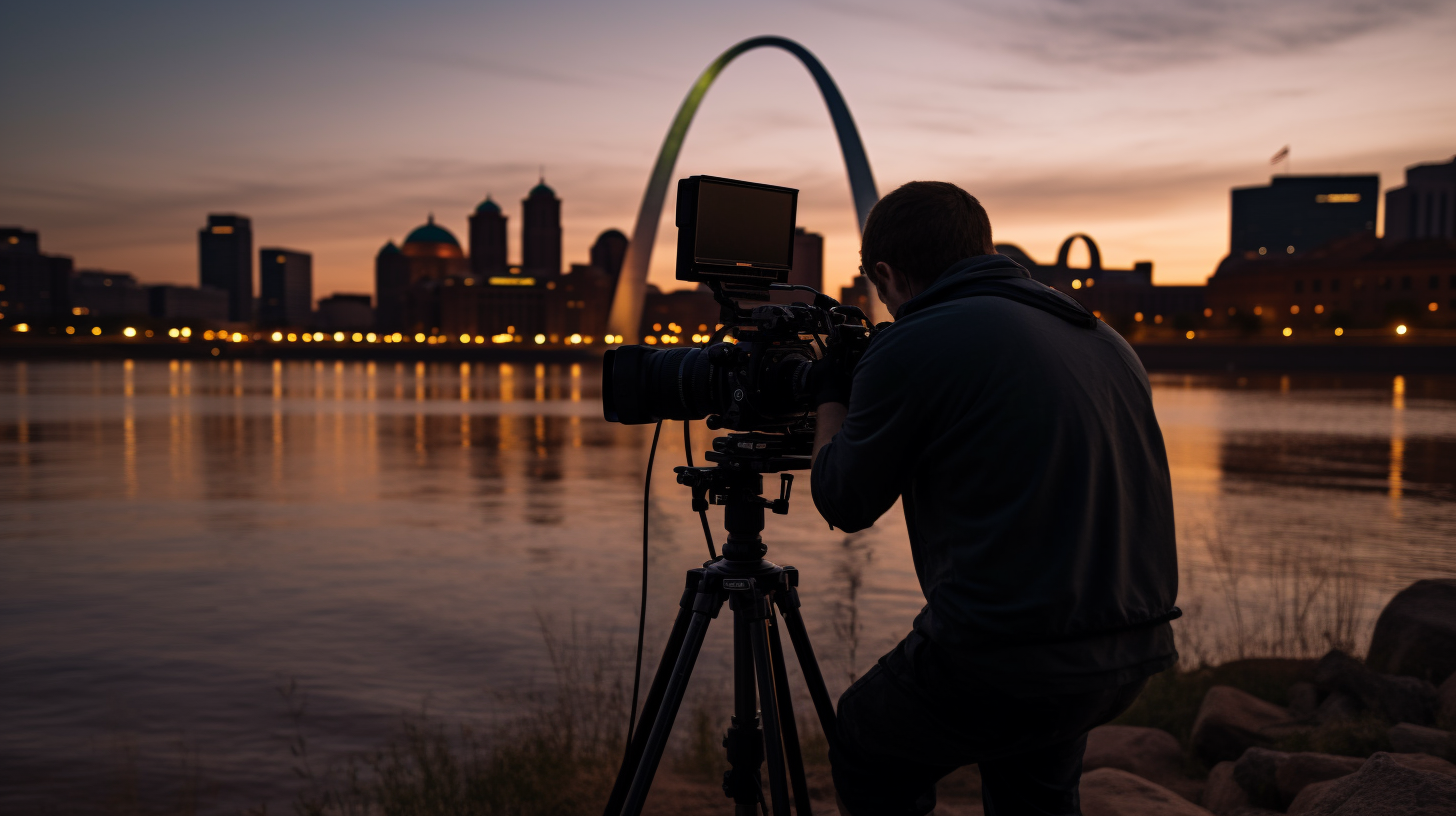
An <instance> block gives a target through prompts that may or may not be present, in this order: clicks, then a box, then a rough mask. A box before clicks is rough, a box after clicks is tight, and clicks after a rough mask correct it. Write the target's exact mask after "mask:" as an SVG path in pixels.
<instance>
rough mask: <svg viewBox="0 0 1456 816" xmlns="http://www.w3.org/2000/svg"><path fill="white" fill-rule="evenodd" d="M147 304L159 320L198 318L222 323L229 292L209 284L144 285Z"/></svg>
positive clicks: (153, 315) (226, 308) (152, 314)
mask: <svg viewBox="0 0 1456 816" xmlns="http://www.w3.org/2000/svg"><path fill="white" fill-rule="evenodd" d="M147 305H148V310H149V312H150V313H151V316H152V317H154V318H156V319H158V320H198V321H205V322H215V323H221V322H224V321H226V320H227V319H228V294H227V292H224V291H223V290H221V289H213V288H212V287H210V286H173V285H171V284H158V285H156V286H148V287H147Z"/></svg>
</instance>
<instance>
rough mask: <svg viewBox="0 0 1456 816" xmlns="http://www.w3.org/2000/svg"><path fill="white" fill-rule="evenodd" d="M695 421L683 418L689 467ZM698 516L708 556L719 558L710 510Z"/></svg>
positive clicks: (691, 463)
mask: <svg viewBox="0 0 1456 816" xmlns="http://www.w3.org/2000/svg"><path fill="white" fill-rule="evenodd" d="M692 428H693V423H692V420H690V419H685V420H683V450H685V451H687V454H688V467H692V466H693V430H692ZM698 518H699V519H700V520H701V521H702V522H703V538H704V539H705V540H706V541H707V542H708V558H709V559H711V560H713V561H717V560H718V548H716V547H714V546H713V528H712V527H710V526H709V525H708V511H707V510H699V511H698Z"/></svg>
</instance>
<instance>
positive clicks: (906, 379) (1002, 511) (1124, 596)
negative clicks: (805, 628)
mask: <svg viewBox="0 0 1456 816" xmlns="http://www.w3.org/2000/svg"><path fill="white" fill-rule="evenodd" d="M853 376H854V386H853V389H852V392H851V397H850V402H849V411H848V415H847V417H846V418H845V422H844V425H843V427H842V428H841V430H840V431H839V433H838V434H837V435H835V437H834V438H833V440H832V441H830V442H829V443H828V444H827V445H825V446H824V447H823V448H822V449H821V450H820V452H819V456H818V457H817V458H816V460H815V462H814V469H813V480H812V491H813V496H814V503H815V505H816V506H817V507H818V508H819V512H820V513H821V514H822V515H823V516H824V518H825V519H826V520H827V521H828V522H829V523H830V524H831V525H833V526H835V527H838V528H840V529H843V530H845V531H847V532H853V531H856V530H860V529H863V528H866V527H869V526H870V525H872V524H873V523H874V522H875V520H876V519H878V518H879V517H880V516H881V515H883V514H884V513H885V512H886V511H887V510H889V509H890V508H891V507H892V506H893V505H894V503H895V501H896V500H897V499H902V500H903V508H904V512H905V522H906V527H907V528H908V530H909V534H910V548H911V553H912V556H913V559H914V563H915V571H916V574H917V576H918V578H919V580H920V586H921V589H922V590H923V591H924V593H925V599H926V605H925V608H924V610H923V611H922V612H921V613H920V615H919V616H918V617H917V618H916V620H915V624H914V630H915V634H916V635H918V636H919V637H922V638H924V639H927V640H929V641H931V642H932V643H933V644H935V645H936V646H937V647H938V651H939V652H941V653H944V654H946V655H949V656H950V659H952V661H953V662H954V663H955V665H957V666H958V667H961V668H963V669H970V670H974V671H976V672H977V673H978V674H979V675H981V676H982V677H983V678H984V679H987V680H990V681H992V682H995V681H997V680H999V681H1001V682H1002V684H1003V685H1005V686H1006V687H1007V688H1008V689H1010V690H1014V691H1016V692H1021V693H1028V694H1031V693H1041V692H1060V691H1080V690H1091V689H1095V688H1107V687H1111V686H1113V685H1121V684H1123V683H1126V682H1130V681H1132V680H1135V679H1138V678H1140V677H1144V676H1147V675H1149V674H1152V673H1154V672H1157V671H1161V670H1162V669H1164V668H1166V667H1167V666H1169V665H1171V664H1172V662H1173V661H1174V660H1175V659H1176V652H1175V651H1174V649H1173V638H1172V630H1171V627H1170V626H1169V625H1168V623H1167V621H1168V620H1170V619H1172V618H1173V617H1176V615H1177V612H1176V609H1175V607H1174V606H1173V602H1174V599H1175V596H1176V594H1177V588H1178V570H1177V555H1176V552H1175V549H1174V524H1173V500H1172V488H1171V485H1170V481H1169V474H1168V461H1167V455H1166V453H1165V451H1164V447H1163V438H1162V433H1161V431H1160V430H1159V428H1158V422H1157V418H1156V417H1155V416H1154V414H1153V404H1152V393H1151V389H1150V387H1149V384H1148V378H1147V374H1146V372H1145V371H1144V370H1143V367H1142V364H1141V363H1140V362H1139V360H1138V358H1137V356H1136V354H1135V353H1134V352H1133V350H1132V348H1131V347H1130V346H1128V344H1127V342H1126V341H1124V340H1123V339H1122V337H1121V336H1120V335H1118V334H1117V332H1115V331H1113V330H1112V329H1111V328H1110V327H1108V326H1107V325H1106V324H1105V323H1103V322H1101V321H1100V320H1098V319H1096V318H1095V317H1094V316H1093V315H1091V314H1090V313H1089V312H1087V310H1086V309H1084V308H1083V307H1082V306H1081V304H1079V303H1077V302H1076V301H1075V300H1073V299H1072V298H1070V297H1068V296H1066V295H1064V294H1062V293H1060V292H1058V291H1056V290H1054V289H1052V288H1050V287H1047V286H1044V285H1042V284H1041V283H1038V282H1036V281H1034V280H1032V279H1031V277H1030V275H1028V274H1027V272H1026V270H1025V269H1023V268H1021V267H1020V266H1018V265H1017V264H1016V263H1015V262H1014V261H1012V260H1011V259H1010V258H1007V257H1006V256H1004V255H986V256H979V257H975V258H969V259H966V260H964V261H961V262H959V263H957V264H955V265H953V266H952V267H950V268H949V269H948V270H946V272H945V273H944V274H943V275H941V277H940V278H938V279H937V280H936V281H935V283H934V284H932V285H931V286H930V287H929V288H928V289H926V290H925V291H924V292H922V293H920V294H919V295H916V296H915V297H914V298H912V299H911V300H910V301H908V302H906V303H905V304H904V305H903V306H901V307H900V310H899V311H898V312H897V314H896V320H895V322H894V323H893V324H890V325H889V326H888V327H886V328H885V329H884V330H883V331H881V332H879V333H878V334H877V335H876V337H875V339H874V340H873V342H872V343H871V344H870V347H869V349H868V350H867V351H866V352H865V354H864V356H863V357H862V358H861V359H860V361H859V363H858V364H857V365H856V366H855V369H854V375H853Z"/></svg>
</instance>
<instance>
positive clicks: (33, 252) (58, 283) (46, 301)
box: [0, 227, 72, 320]
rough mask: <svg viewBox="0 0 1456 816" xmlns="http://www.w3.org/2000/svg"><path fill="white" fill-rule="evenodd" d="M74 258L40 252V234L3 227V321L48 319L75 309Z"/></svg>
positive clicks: (0, 304)
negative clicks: (72, 304)
mask: <svg viewBox="0 0 1456 816" xmlns="http://www.w3.org/2000/svg"><path fill="white" fill-rule="evenodd" d="M71 266H72V264H71V259H70V258H68V257H66V256H64V255H46V254H44V253H42V252H41V251H40V235H39V234H38V233H36V232H32V231H30V230H24V229H21V228H19V227H0V320H44V319H46V318H50V317H61V316H62V315H67V314H70V312H71Z"/></svg>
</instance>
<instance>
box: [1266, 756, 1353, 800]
mask: <svg viewBox="0 0 1456 816" xmlns="http://www.w3.org/2000/svg"><path fill="white" fill-rule="evenodd" d="M1364 764H1365V760H1363V759H1360V758H1358V757H1343V756H1335V755H1333V754H1315V753H1303V752H1302V753H1297V754H1290V755H1289V756H1288V757H1287V758H1286V759H1285V760H1284V761H1283V762H1281V763H1279V767H1278V768H1276V769H1275V771H1274V787H1275V788H1276V789H1277V791H1278V798H1279V806H1280V807H1281V808H1284V807H1288V806H1289V804H1290V803H1291V802H1293V801H1294V798H1295V797H1296V796H1298V795H1299V793H1300V791H1302V790H1304V789H1305V788H1307V787H1309V786H1310V785H1313V784H1315V783H1317V782H1325V781H1327V780H1330V779H1339V778H1340V777H1342V776H1348V775H1350V774H1352V773H1354V772H1356V771H1358V770H1360V766H1361V765H1364Z"/></svg>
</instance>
